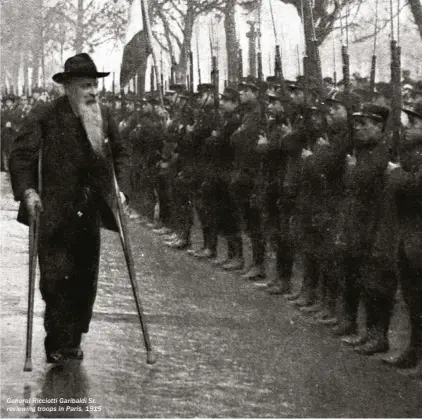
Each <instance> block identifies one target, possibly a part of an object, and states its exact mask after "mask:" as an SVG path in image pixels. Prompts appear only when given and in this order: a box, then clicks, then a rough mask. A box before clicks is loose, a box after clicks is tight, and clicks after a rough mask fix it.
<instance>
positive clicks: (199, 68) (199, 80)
mask: <svg viewBox="0 0 422 419" xmlns="http://www.w3.org/2000/svg"><path fill="white" fill-rule="evenodd" d="M196 61H197V62H198V84H201V65H200V63H199V45H198V33H196ZM192 74H193V73H192Z"/></svg>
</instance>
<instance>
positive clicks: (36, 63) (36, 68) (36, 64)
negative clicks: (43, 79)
mask: <svg viewBox="0 0 422 419" xmlns="http://www.w3.org/2000/svg"><path fill="white" fill-rule="evenodd" d="M39 76H40V60H39V57H38V55H37V56H36V57H34V58H33V67H32V79H31V86H32V88H34V87H39V86H38V78H39Z"/></svg>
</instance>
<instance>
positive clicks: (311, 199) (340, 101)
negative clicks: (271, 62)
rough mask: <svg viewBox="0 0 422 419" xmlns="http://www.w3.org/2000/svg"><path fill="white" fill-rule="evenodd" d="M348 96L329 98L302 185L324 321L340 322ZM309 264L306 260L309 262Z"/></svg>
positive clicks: (355, 106) (355, 101)
mask: <svg viewBox="0 0 422 419" xmlns="http://www.w3.org/2000/svg"><path fill="white" fill-rule="evenodd" d="M345 103H346V101H345V97H344V95H343V94H341V93H336V94H334V95H332V96H330V97H328V98H326V100H325V104H326V105H327V108H326V109H325V111H326V112H327V118H326V121H327V127H326V130H325V129H324V130H323V132H321V127H320V134H322V135H320V136H318V138H317V140H316V142H315V143H314V144H313V147H312V154H311V155H309V157H308V158H307V159H306V160H305V164H304V170H303V175H302V176H303V189H302V198H304V200H303V201H302V222H303V225H302V228H303V229H304V230H305V231H306V233H305V237H304V244H305V249H306V250H305V258H306V257H310V258H312V259H313V260H314V261H315V264H316V266H315V271H316V275H315V277H314V278H313V280H314V282H313V287H314V288H313V289H314V290H315V291H316V286H317V285H318V282H319V281H320V282H321V285H322V287H321V288H322V301H321V303H322V304H321V305H320V306H318V307H317V308H319V310H317V314H316V318H317V320H318V321H319V322H320V323H323V324H327V325H333V324H336V323H337V318H336V311H335V309H336V302H337V297H338V293H337V289H338V281H339V276H340V275H341V270H340V261H341V254H340V253H339V252H337V248H336V247H335V239H336V220H337V214H338V212H339V210H340V207H339V203H340V202H341V199H342V196H343V193H344V186H343V181H342V179H343V177H344V173H345V165H346V154H347V152H348V151H350V135H349V128H348V124H347V110H346V105H345ZM349 103H351V104H352V107H353V109H354V110H357V109H358V107H359V101H358V98H357V97H356V96H355V95H351V97H350V102H349ZM305 266H306V262H305Z"/></svg>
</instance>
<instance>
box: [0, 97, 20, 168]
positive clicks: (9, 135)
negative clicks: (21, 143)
mask: <svg viewBox="0 0 422 419" xmlns="http://www.w3.org/2000/svg"><path fill="white" fill-rule="evenodd" d="M20 119H21V118H20V117H19V109H17V108H16V97H15V96H14V95H8V96H6V97H5V98H4V107H3V109H2V111H1V170H2V172H8V171H9V163H8V159H9V155H10V151H11V148H12V143H13V139H14V137H15V135H16V133H17V130H18V127H19V123H20V122H21V121H20Z"/></svg>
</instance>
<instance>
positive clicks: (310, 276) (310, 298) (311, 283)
mask: <svg viewBox="0 0 422 419" xmlns="http://www.w3.org/2000/svg"><path fill="white" fill-rule="evenodd" d="M318 280H319V264H318V261H317V260H316V259H315V258H314V257H313V256H312V255H311V254H310V253H308V254H306V255H305V258H304V273H303V281H302V287H301V296H300V297H299V298H298V299H297V300H294V301H293V304H294V305H295V306H296V307H299V308H300V307H308V306H314V305H315V304H316V303H317V301H316V289H317V285H318ZM312 309H313V308H312ZM312 309H311V310H312Z"/></svg>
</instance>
